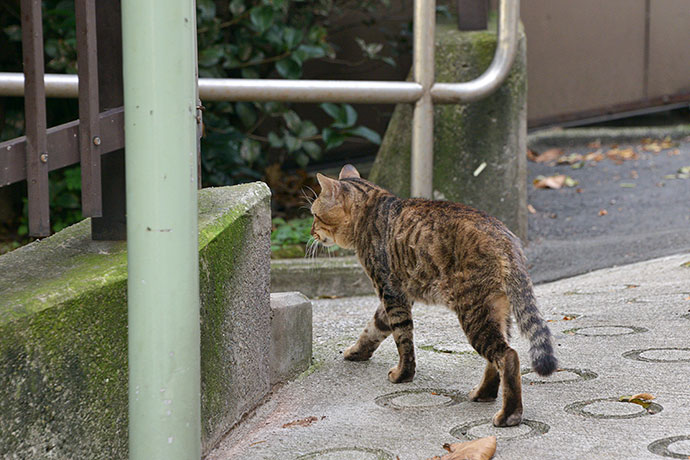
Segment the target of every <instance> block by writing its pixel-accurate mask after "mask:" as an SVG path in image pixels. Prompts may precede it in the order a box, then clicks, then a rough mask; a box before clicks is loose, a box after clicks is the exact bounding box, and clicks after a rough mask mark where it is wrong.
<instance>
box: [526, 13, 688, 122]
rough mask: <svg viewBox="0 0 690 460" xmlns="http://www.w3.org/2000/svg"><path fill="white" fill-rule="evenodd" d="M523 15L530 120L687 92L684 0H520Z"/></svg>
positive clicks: (607, 109)
mask: <svg viewBox="0 0 690 460" xmlns="http://www.w3.org/2000/svg"><path fill="white" fill-rule="evenodd" d="M648 13H649V22H647V14H648ZM521 17H522V21H523V23H524V25H525V30H526V33H527V42H528V45H527V62H528V78H529V96H528V118H529V123H530V125H532V126H536V125H543V124H546V123H551V122H557V121H558V120H568V119H577V118H583V117H586V116H590V115H595V114H601V113H607V112H616V111H621V110H625V109H632V108H639V107H643V106H652V105H660V104H662V103H663V102H664V101H663V100H662V99H661V98H662V97H665V98H666V99H668V100H674V98H676V99H677V98H678V96H679V95H683V94H684V95H685V96H684V97H685V99H686V100H690V96H689V94H690V2H688V1H687V0H605V1H602V0H522V3H521ZM648 32H649V33H648ZM647 46H648V48H646V47H647ZM655 98H657V99H655ZM681 98H682V96H681Z"/></svg>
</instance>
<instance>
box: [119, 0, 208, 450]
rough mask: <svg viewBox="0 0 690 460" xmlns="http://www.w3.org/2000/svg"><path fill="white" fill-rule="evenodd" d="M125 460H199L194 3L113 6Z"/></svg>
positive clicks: (159, 0)
mask: <svg viewBox="0 0 690 460" xmlns="http://www.w3.org/2000/svg"><path fill="white" fill-rule="evenodd" d="M122 31H123V33H122V39H123V74H124V100H125V151H126V162H125V163H126V165H125V167H126V180H127V245H128V271H129V276H128V286H127V291H128V310H129V326H128V327H129V458H130V459H133V460H144V459H146V460H157V459H161V460H162V459H165V460H178V459H179V460H182V459H185V460H189V459H199V458H200V456H201V446H200V443H201V441H200V437H201V436H200V357H199V349H200V348H199V343H200V342H199V271H198V266H199V262H198V234H197V231H198V230H197V219H198V218H197V165H196V159H197V154H196V145H197V144H196V130H197V127H196V118H195V117H196V111H197V109H196V105H197V104H196V100H197V98H196V69H195V63H196V58H195V53H196V48H195V33H196V18H195V2H194V1H193V0H150V1H146V2H141V1H139V0H122Z"/></svg>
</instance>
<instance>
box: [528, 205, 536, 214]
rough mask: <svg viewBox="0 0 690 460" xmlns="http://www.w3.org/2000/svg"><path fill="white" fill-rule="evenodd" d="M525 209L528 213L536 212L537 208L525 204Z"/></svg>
mask: <svg viewBox="0 0 690 460" xmlns="http://www.w3.org/2000/svg"><path fill="white" fill-rule="evenodd" d="M527 210H528V211H529V213H530V214H536V213H537V210H536V209H534V206H532V205H531V204H528V205H527Z"/></svg>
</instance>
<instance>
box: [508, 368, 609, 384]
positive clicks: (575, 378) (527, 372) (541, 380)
mask: <svg viewBox="0 0 690 460" xmlns="http://www.w3.org/2000/svg"><path fill="white" fill-rule="evenodd" d="M597 377H598V375H597V374H596V373H595V372H592V371H590V370H588V369H573V368H561V369H558V370H557V371H556V372H554V373H553V374H551V376H549V377H542V376H541V375H538V374H537V373H536V372H534V371H532V369H530V368H528V367H526V368H523V369H522V380H523V382H524V383H526V384H528V385H542V384H551V383H572V382H582V381H584V380H592V379H595V378H597Z"/></svg>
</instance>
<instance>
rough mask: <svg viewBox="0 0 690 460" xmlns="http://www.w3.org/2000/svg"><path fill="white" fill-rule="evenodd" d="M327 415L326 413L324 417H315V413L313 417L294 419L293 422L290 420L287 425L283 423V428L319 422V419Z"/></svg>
mask: <svg viewBox="0 0 690 460" xmlns="http://www.w3.org/2000/svg"><path fill="white" fill-rule="evenodd" d="M325 418H326V416H325V415H324V416H323V417H321V418H319V417H314V416H313V415H312V416H311V417H307V418H302V419H299V420H293V421H292V422H288V423H286V424H285V425H283V428H292V427H294V426H309V425H311V424H312V423H314V422H318V421H319V420H323V419H325Z"/></svg>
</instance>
